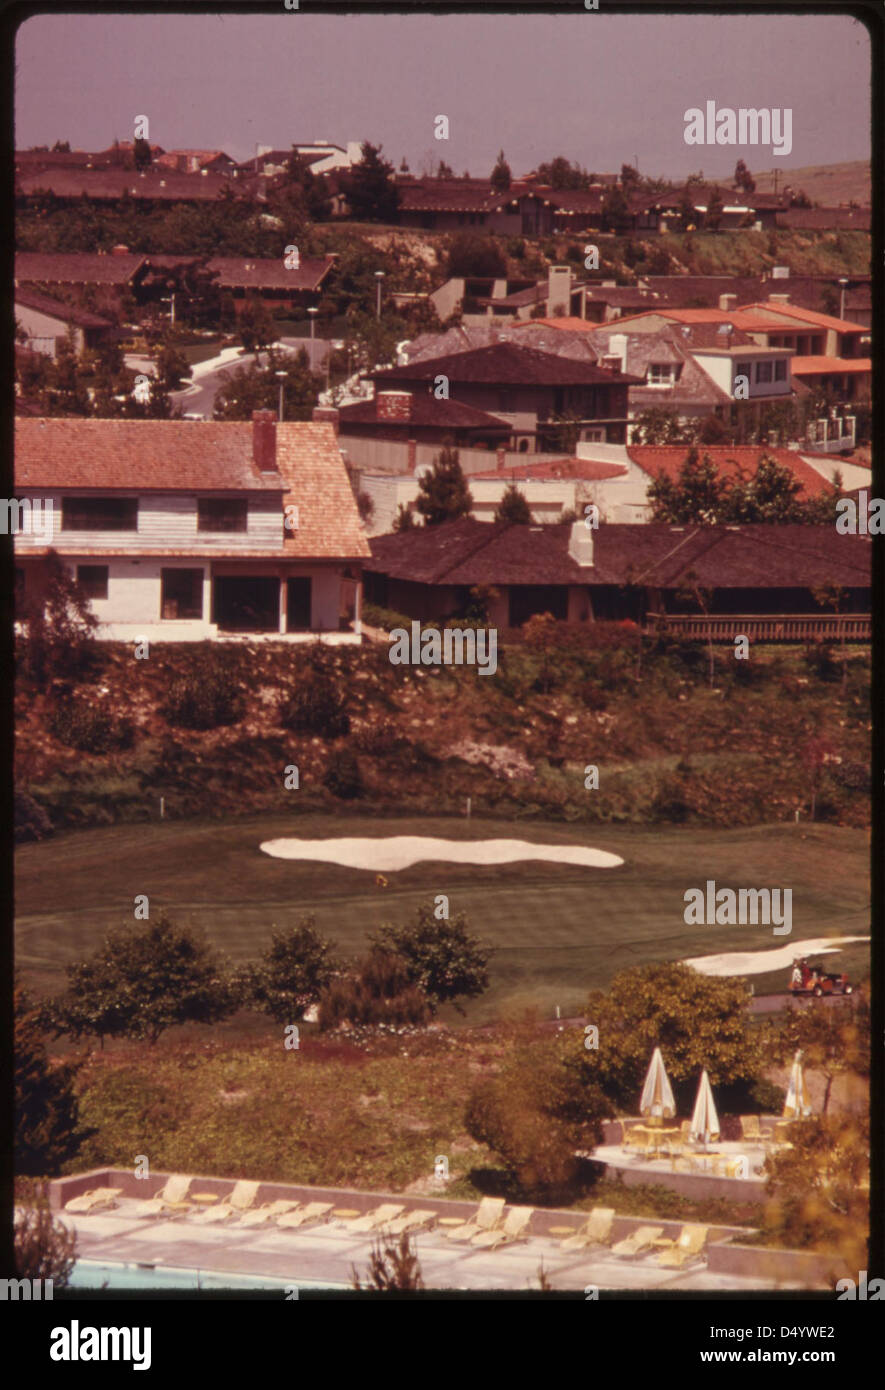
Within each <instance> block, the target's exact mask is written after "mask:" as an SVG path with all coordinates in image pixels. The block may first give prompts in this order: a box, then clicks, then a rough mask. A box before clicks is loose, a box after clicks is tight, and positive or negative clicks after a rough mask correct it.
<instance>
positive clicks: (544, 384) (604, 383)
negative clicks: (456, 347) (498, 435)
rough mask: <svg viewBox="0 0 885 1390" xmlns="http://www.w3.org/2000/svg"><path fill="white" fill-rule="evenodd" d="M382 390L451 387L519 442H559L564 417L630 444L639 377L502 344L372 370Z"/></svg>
mask: <svg viewBox="0 0 885 1390" xmlns="http://www.w3.org/2000/svg"><path fill="white" fill-rule="evenodd" d="M370 375H371V377H372V379H373V381H374V384H375V390H376V391H379V390H387V389H390V388H392V389H394V390H407V391H410V392H413V393H415V394H416V395H417V394H420V393H422V392H425V393H430V392H432V393H434V394H436V395H440V394H441V393H447V394H448V397H449V399H451V400H455V401H459V402H461V403H462V404H464V405H471V406H473V407H474V408H475V409H476V410H481V411H485V412H488V413H489V414H494V415H496V416H500V417H502V418H503V419H505V420H507V421H508V422H509V423H510V426H511V437H512V438H513V439H514V440H516V441H518V443H519V447H520V448H521V449H524V450H525V451H527V452H529V451H532V450H534V449H545V448H550V447H556V445H557V444H558V443H561V434H562V428H561V422H562V421H563V420H566V421H568V422H569V423H570V426H571V428H572V429H573V431H574V433H575V435H576V437H577V438H582V439H587V438H591V439H598V440H601V441H602V442H605V441H606V440H608V441H610V442H611V443H623V442H624V437H625V427H626V419H627V390H628V388H629V387H630V386H632V385H635V384H637V379H636V378H633V377H629V376H625V375H624V374H623V373H622V372H620V371H618V370H616V369H614V368H613V367H612V368H606V367H598V366H596V365H595V364H592V363H589V362H578V361H575V360H574V359H571V358H567V357H564V356H557V355H556V354H554V353H550V352H538V351H536V350H535V349H534V348H523V347H517V346H516V345H515V344H513V343H510V342H498V343H495V344H493V345H491V346H489V347H483V348H477V349H474V350H472V351H468V352H457V353H450V354H447V355H445V356H442V357H436V358H430V359H427V360H421V361H413V362H410V363H408V364H407V365H405V366H399V367H392V368H389V369H387V370H385V371H376V372H372V373H370Z"/></svg>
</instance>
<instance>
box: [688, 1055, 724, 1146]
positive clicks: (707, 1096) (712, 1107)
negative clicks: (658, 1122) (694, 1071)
mask: <svg viewBox="0 0 885 1390" xmlns="http://www.w3.org/2000/svg"><path fill="white" fill-rule="evenodd" d="M689 1133H690V1134H691V1137H692V1139H703V1141H704V1148H706V1147H707V1145H708V1144H709V1142H710V1140H711V1139H718V1138H719V1116H718V1115H717V1113H716V1102H715V1101H714V1099H713V1088H712V1087H711V1085H710V1078H709V1076H708V1075H707V1073H706V1071H702V1072H701V1082H700V1085H699V1086H698V1094H697V1099H696V1100H695V1103H694V1110H693V1111H692V1116H691V1128H690V1130H689Z"/></svg>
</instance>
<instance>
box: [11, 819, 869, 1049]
mask: <svg viewBox="0 0 885 1390" xmlns="http://www.w3.org/2000/svg"><path fill="white" fill-rule="evenodd" d="M341 835H344V836H377V837H382V836H385V835H437V836H444V837H447V838H450V839H491V838H505V839H516V838H519V839H526V840H531V841H535V842H539V843H545V844H560V845H566V844H580V845H589V846H592V847H593V848H596V849H602V850H607V851H610V852H612V853H614V854H618V855H620V856H621V857H622V858H623V860H624V864H623V866H622V867H621V868H614V869H594V868H584V867H576V866H574V865H568V864H562V865H556V864H549V863H542V862H539V861H533V860H527V861H526V862H524V863H518V864H513V865H506V866H495V867H492V866H488V867H481V866H473V865H463V864H446V863H440V862H434V863H431V862H426V863H420V864H416V865H414V866H413V867H412V868H410V869H406V870H402V871H400V872H396V873H394V872H390V873H388V874H387V875H386V877H387V880H388V886H387V887H386V888H385V887H381V886H378V885H377V884H376V882H375V875H374V873H371V872H366V871H363V870H357V869H345V868H339V867H336V866H334V865H329V864H321V863H316V862H310V861H297V860H282V859H273V858H270V857H269V856H268V855H265V854H262V853H261V851H260V849H259V845H260V844H261V842H262V841H264V840H268V839H274V838H277V837H284V836H295V837H300V838H305V839H307V838H310V839H317V838H326V837H332V836H341ZM868 866H869V845H868V837H867V834H866V832H863V831H856V830H849V829H837V828H834V827H831V826H808V825H803V826H801V827H800V826H793V825H773V826H763V827H754V828H752V829H741V830H723V831H715V830H713V831H711V830H697V829H691V830H676V829H673V830H663V831H661V830H636V829H632V828H620V827H617V828H612V827H602V828H599V829H598V830H597V829H590V828H588V827H587V826H580V827H578V826H574V825H562V824H555V825H554V824H541V823H538V822H531V823H520V824H518V825H516V824H514V823H513V822H512V821H506V822H505V821H497V820H495V821H491V820H490V821H486V820H474V821H473V822H471V823H468V822H466V821H465V820H451V819H442V818H439V819H433V818H417V817H403V818H402V819H387V820H384V819H381V818H379V817H372V816H354V817H350V816H348V817H346V818H345V817H336V816H311V817H310V818H309V819H305V818H293V817H284V816H273V817H271V816H263V817H255V818H250V819H244V820H229V821H225V822H192V821H190V822H165V823H153V824H148V825H136V826H119V827H110V828H107V829H100V830H89V831H79V832H69V833H65V834H60V835H56V836H54V837H53V838H52V839H50V840H46V841H44V842H42V843H39V844H28V845H25V846H22V847H21V848H20V849H19V850H18V852H17V886H16V897H17V923H16V941H17V963H18V966H19V969H20V970H21V971H22V974H23V977H24V979H25V981H26V983H28V984H29V985H31V986H32V987H33V988H34V989H36V990H37V991H39V992H49V991H54V990H56V989H58V988H60V987H61V986H62V985H63V983H64V966H65V965H66V964H69V963H70V962H72V961H75V960H78V959H80V958H82V957H83V956H84V955H85V954H86V953H88V952H89V951H91V950H92V949H93V948H94V947H95V946H96V945H98V943H99V942H100V940H101V937H102V935H103V933H104V931H105V930H106V929H107V928H108V927H110V926H114V925H119V924H122V923H125V922H131V923H132V925H133V930H138V924H137V923H136V922H135V920H134V899H135V897H136V895H138V894H142V893H145V894H147V895H148V897H149V898H150V904H151V915H152V916H154V915H155V914H156V913H157V912H158V911H159V910H160V909H161V908H165V909H166V910H168V911H169V913H170V915H171V916H172V917H173V918H174V919H175V920H177V921H182V922H190V923H191V924H193V925H194V926H199V927H202V928H204V929H205V931H206V933H207V935H208V936H209V937H210V939H211V940H212V941H213V943H214V944H215V945H216V946H217V947H218V948H219V949H220V950H222V951H224V952H225V953H226V954H227V955H228V957H229V958H230V959H231V960H232V961H235V962H240V961H243V960H245V959H247V958H249V957H254V956H255V955H257V954H258V953H259V952H260V951H261V950H262V949H263V947H264V946H265V944H266V943H267V941H268V939H269V936H270V932H271V930H272V928H274V927H277V928H280V927H285V926H289V925H292V924H294V923H295V922H297V921H298V920H299V919H300V918H301V917H302V916H304V915H305V914H308V913H309V914H312V915H314V916H315V917H316V920H317V925H318V927H319V929H320V930H321V931H322V932H323V934H324V935H327V936H330V937H332V938H333V939H334V940H335V941H336V942H337V943H338V947H339V950H340V951H341V952H342V953H343V954H355V953H358V952H359V951H360V950H361V949H362V948H363V947H364V945H365V941H366V937H367V934H368V933H369V932H370V931H372V930H373V929H374V928H375V927H377V926H378V925H379V924H380V923H381V922H383V921H385V920H393V921H403V920H405V919H407V918H408V917H410V916H411V915H412V913H413V912H414V909H415V907H416V905H417V904H418V903H420V902H423V901H425V902H426V901H427V900H428V899H429V898H431V897H433V896H434V895H436V894H438V893H445V894H447V895H448V897H449V901H450V911H451V912H452V913H455V912H459V911H462V910H463V911H464V912H466V913H467V916H468V919H469V922H470V926H471V929H472V931H473V932H474V933H475V934H476V935H478V936H480V937H482V938H484V939H486V940H487V941H489V942H491V943H492V944H493V945H494V946H495V947H496V948H497V949H496V954H495V956H494V958H493V961H492V967H491V972H492V987H491V989H490V990H489V992H488V993H487V994H486V995H485V996H484V998H482V999H481V1000H478V1001H476V1003H474V1004H473V1005H471V1006H470V1007H469V1008H468V1012H467V1018H468V1021H470V1022H473V1023H481V1022H483V1021H486V1020H488V1019H491V1018H494V1017H497V1016H498V1015H499V1014H501V1013H502V1012H507V1011H511V1010H513V1009H518V1008H521V1007H523V1006H534V1007H536V1008H538V1009H539V1010H540V1011H541V1012H542V1013H543V1014H544V1015H546V1016H549V1015H551V1014H552V1013H553V1011H554V1007H555V1006H556V1005H557V1004H558V1005H559V1006H560V1007H561V1009H562V1012H563V1014H564V1015H565V1014H568V1013H569V1012H578V1011H580V1009H581V1006H582V1003H583V1000H584V998H585V995H586V992H587V990H588V989H590V988H593V987H595V986H605V985H606V984H607V983H608V982H609V980H610V979H611V977H612V976H613V975H614V974H615V973H616V972H617V971H619V970H623V969H625V968H626V967H627V966H631V965H640V964H645V963H648V962H653V961H670V960H679V959H682V958H683V957H685V956H699V955H706V954H711V953H713V952H718V951H741V950H760V949H764V948H766V947H769V948H774V947H777V946H783V945H784V944H786V942H787V940H788V938H787V937H784V936H778V937H776V936H774V935H773V933H772V928H771V927H761V926H756V927H754V926H703V927H689V926H686V925H685V922H684V920H683V913H684V900H683V894H684V893H685V891H686V890H687V889H689V888H698V887H700V888H703V886H704V884H705V882H706V880H707V879H714V880H715V881H716V885H717V887H730V888H734V889H738V888H742V887H745V888H776V887H779V888H782V889H786V888H791V889H792V891H793V909H792V911H793V930H792V937H793V938H794V939H795V940H797V941H798V940H801V939H803V938H805V937H815V936H827V935H831V936H841V935H846V936H849V935H852V936H854V935H857V936H861V935H865V934H866V933H867V932H868V931H869V881H868V878H869V875H868ZM829 959H830V960H831V961H833V962H834V966H835V964H836V963H838V965H839V968H844V969H847V970H848V971H849V973H850V974H852V975H853V976H854V977H855V978H856V977H861V978H862V977H863V976H864V974H866V973H868V964H867V948H866V946H865V944H863V943H859V944H857V945H855V946H849V947H848V948H846V949H845V950H844V951H843V952H842V953H841V954H840V955H838V956H831V957H829ZM831 968H833V967H831ZM784 974H785V972H783V971H778V972H777V973H775V974H772V975H756V976H753V977H752V979H753V983H754V986H755V989H756V992H757V993H763V992H766V991H771V990H779V989H782V988H783V987H784ZM443 1016H444V1017H445V1018H448V1014H447V1013H446V1014H444V1015H443ZM451 1018H452V1021H454V1019H456V1018H457V1015H456V1014H454V1013H452V1015H451Z"/></svg>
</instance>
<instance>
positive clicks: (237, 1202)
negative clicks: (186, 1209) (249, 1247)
mask: <svg viewBox="0 0 885 1390" xmlns="http://www.w3.org/2000/svg"><path fill="white" fill-rule="evenodd" d="M260 1186H261V1183H260V1182H251V1181H249V1180H248V1179H246V1178H241V1179H240V1181H239V1182H237V1183H235V1184H234V1187H233V1189H232V1191H231V1192H230V1193H228V1196H227V1198H226V1200H225V1201H223V1202H219V1204H218V1206H217V1207H209V1208H207V1210H206V1211H198V1212H197V1214H196V1216H193V1217H192V1218H191V1219H192V1220H193V1221H196V1222H197V1223H198V1225H200V1226H212V1225H215V1224H216V1222H218V1221H227V1219H228V1217H230V1216H242V1215H243V1213H244V1212H247V1211H248V1210H249V1208H250V1207H252V1206H254V1204H255V1198H256V1197H257V1196H258V1189H259V1187H260Z"/></svg>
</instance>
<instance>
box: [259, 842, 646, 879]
mask: <svg viewBox="0 0 885 1390" xmlns="http://www.w3.org/2000/svg"><path fill="white" fill-rule="evenodd" d="M261 849H262V850H263V852H264V853H265V854H270V855H273V857H274V859H319V860H322V862H323V863H325V864H341V865H343V866H344V867H345V868H347V869H371V870H375V871H381V870H385V869H386V870H388V871H390V870H394V869H410V868H411V867H412V865H413V864H418V863H420V862H421V860H422V859H444V860H448V861H449V862H450V863H452V864H515V863H517V862H518V861H519V860H521V859H546V860H550V861H551V862H554V863H557V864H582V865H584V866H585V867H586V868H588V869H616V868H617V867H618V865H619V864H623V862H624V861H623V859H620V858H619V857H618V855H616V854H607V853H606V851H605V850H602V849H589V848H585V847H584V846H583V845H536V844H533V843H532V842H531V840H437V839H434V838H433V837H432V836H426V835H390V836H387V837H385V838H384V839H378V840H368V839H364V840H356V839H354V840H350V839H333V840H265V841H264V844H263V845H262V846H261Z"/></svg>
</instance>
